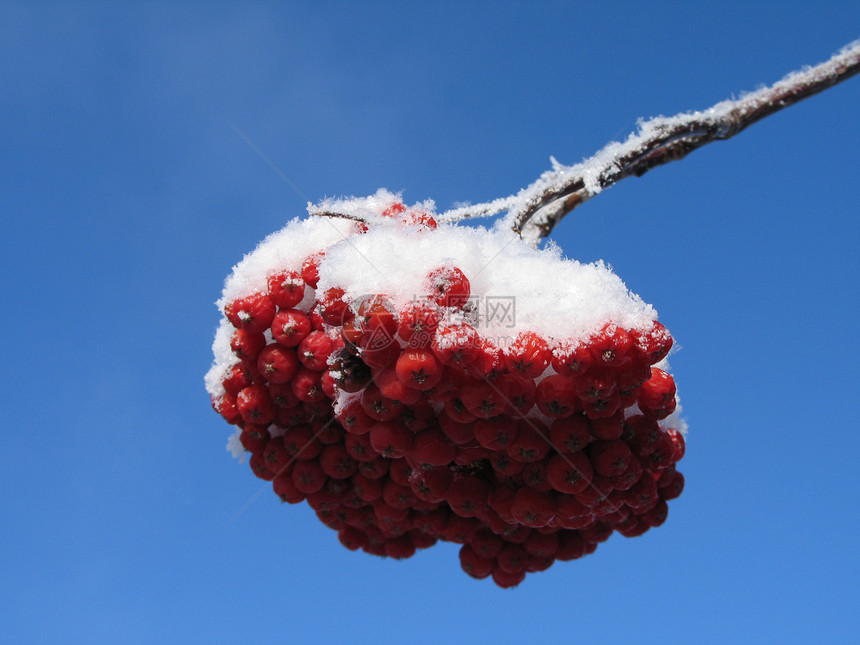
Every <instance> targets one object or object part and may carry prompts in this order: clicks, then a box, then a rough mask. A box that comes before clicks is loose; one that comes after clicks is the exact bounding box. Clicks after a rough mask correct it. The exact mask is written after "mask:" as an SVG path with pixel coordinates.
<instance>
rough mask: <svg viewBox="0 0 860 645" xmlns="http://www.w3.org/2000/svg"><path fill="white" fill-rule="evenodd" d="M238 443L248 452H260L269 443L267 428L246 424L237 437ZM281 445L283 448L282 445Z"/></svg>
mask: <svg viewBox="0 0 860 645" xmlns="http://www.w3.org/2000/svg"><path fill="white" fill-rule="evenodd" d="M239 441H241V442H242V447H244V448H245V450H247V451H248V452H262V451H263V448H264V447H265V446H266V443H268V441H269V430H268V426H267V425H265V424H261V425H256V424H253V423H246V424H245V428H244V430H242V434H241V435H240V436H239ZM281 445H282V446H283V443H282V444H281Z"/></svg>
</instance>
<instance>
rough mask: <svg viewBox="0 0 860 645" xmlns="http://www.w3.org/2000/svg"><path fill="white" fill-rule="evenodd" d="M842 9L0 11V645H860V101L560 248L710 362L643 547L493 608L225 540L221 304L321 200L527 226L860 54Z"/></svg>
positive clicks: (662, 176)
mask: <svg viewBox="0 0 860 645" xmlns="http://www.w3.org/2000/svg"><path fill="white" fill-rule="evenodd" d="M818 4H820V5H822V6H820V7H814V6H813V4H812V3H806V2H778V3H777V2H774V3H766V2H730V3H710V4H707V3H706V4H703V3H688V2H673V3H662V2H656V3H638V2H629V3H613V2H607V3H598V2H590V3H578V2H534V3H526V2H512V3H496V2H460V3H454V2H448V1H440V2H436V3H432V6H429V5H430V3H426V4H425V3H420V4H419V3H411V2H403V3H394V2H385V3H383V2H320V3H313V2H288V3H248V4H247V5H246V6H242V7H241V8H236V7H228V6H226V5H222V4H214V3H205V4H204V3H161V4H156V3H139V4H137V5H136V6H135V7H134V8H128V7H126V6H123V7H120V5H119V4H117V3H103V4H99V3H80V4H78V3H39V2H3V3H2V4H0V60H2V61H3V64H2V65H0V212H2V221H3V235H2V236H0V249H2V251H0V252H2V256H0V257H2V282H3V303H4V305H3V310H4V311H3V316H2V318H0V321H2V322H0V329H2V337H3V338H4V340H5V346H4V351H3V369H2V372H0V379H2V381H0V382H1V383H2V387H0V397H2V406H3V416H4V421H3V431H2V434H0V448H2V451H3V454H4V456H5V458H6V459H5V463H4V464H3V467H2V469H0V486H2V490H3V494H2V502H0V504H1V505H0V509H2V518H3V519H2V528H0V554H2V555H0V558H2V560H0V567H2V584H0V607H2V609H0V641H2V642H3V643H12V644H15V643H83V642H86V643H90V644H95V643H117V642H124V643H168V642H175V643H180V642H181V643H238V642H252V641H255V642H287V641H290V642H330V643H345V642H350V643H351V642H359V643H364V642H368V643H369V642H373V643H379V642H410V643H438V642H446V641H448V640H450V641H452V642H466V641H468V642H476V643H485V642H486V643H506V642H522V641H524V640H528V641H529V642H538V643H540V642H552V641H562V640H563V641H576V642H601V643H625V642H643V643H654V642H780V643H787V642H848V641H849V640H854V641H855V642H856V640H858V639H860V627H858V618H857V609H858V598H860V589H858V582H857V580H858V574H860V571H858V554H857V534H858V529H860V521H858V512H857V507H858V502H860V498H858V485H857V472H858V469H857V464H858V455H860V432H858V417H857V412H856V411H855V410H854V407H856V402H857V388H856V380H857V364H858V359H860V352H858V332H857V319H858V315H860V310H858V305H857V294H858V286H860V285H858V255H857V248H858V243H860V234H858V233H860V230H858V223H857V220H858V214H860V213H858V209H860V207H858V204H860V181H858V176H860V165H858V160H857V159H858V150H860V126H858V118H857V117H858V113H860V78H855V79H852V80H850V81H848V82H846V83H845V84H843V85H841V86H839V87H836V88H834V89H831V90H828V91H827V92H825V93H824V94H822V95H819V96H817V97H813V98H811V99H809V100H807V101H805V102H804V103H802V104H800V105H797V106H794V107H792V108H790V109H788V110H786V111H784V112H781V113H779V114H777V115H775V116H772V117H769V118H768V119H766V120H764V121H763V122H761V123H759V124H757V125H755V126H754V127H752V128H751V129H749V130H747V131H745V132H743V133H742V134H741V135H739V136H738V137H737V138H736V139H733V140H731V141H728V142H725V143H717V144H713V145H711V146H707V147H706V148H704V149H702V150H700V151H698V152H696V153H694V154H693V155H692V156H690V157H689V158H687V159H685V160H684V161H682V162H680V163H677V164H672V165H670V166H666V167H663V168H659V169H657V170H655V171H654V172H652V173H650V174H648V175H646V176H645V177H643V178H641V179H628V180H625V181H624V182H622V183H621V184H619V185H618V186H616V187H614V188H612V189H611V190H609V191H607V192H606V193H604V194H602V195H600V196H599V197H597V198H595V199H594V200H592V201H591V202H589V203H588V204H586V205H585V206H584V207H582V208H581V209H580V210H578V211H577V212H576V213H575V214H574V215H573V216H571V217H569V218H568V219H567V220H566V221H565V222H564V223H563V225H562V226H560V227H559V228H558V229H557V232H556V233H555V234H554V236H553V237H554V239H555V240H556V241H557V242H558V243H559V244H560V245H561V246H562V247H563V248H564V249H565V251H566V252H567V253H568V254H569V255H570V256H572V257H576V258H578V259H581V260H587V261H591V260H595V259H598V258H603V259H605V260H606V261H607V262H609V263H611V264H612V265H613V266H614V268H615V270H616V272H617V273H618V274H619V275H620V276H621V277H622V278H623V279H624V280H625V281H626V282H627V284H628V286H629V287H630V288H631V289H633V290H634V291H636V292H637V293H639V294H640V295H642V297H643V298H645V299H646V300H647V301H649V302H651V303H653V304H654V305H655V306H656V307H657V309H658V311H659V312H660V319H661V321H662V322H664V323H665V324H666V325H667V326H668V327H669V329H670V330H671V331H672V332H673V334H674V335H675V337H676V339H677V342H678V343H679V344H680V345H681V346H682V347H683V349H682V351H681V352H679V353H677V354H676V355H675V356H674V359H673V361H672V363H673V369H674V372H675V375H676V378H677V381H678V383H679V389H680V393H681V396H682V399H683V404H684V408H685V411H686V416H687V419H688V421H689V423H690V435H689V439H688V451H687V456H686V458H685V459H684V461H683V462H682V463H681V465H682V468H681V470H682V471H683V472H684V474H685V476H686V481H687V487H686V490H685V492H684V494H683V495H682V497H681V498H680V499H678V500H675V501H673V502H672V503H671V504H670V514H669V520H668V521H667V523H666V524H665V525H663V526H662V527H660V528H659V529H657V530H654V531H652V532H650V533H648V534H646V535H645V536H643V537H640V538H636V539H632V540H625V539H624V538H621V537H620V536H614V537H613V538H612V539H611V540H610V541H609V542H608V543H606V544H604V545H601V547H600V548H599V549H598V551H597V553H595V554H594V555H591V556H588V557H587V558H585V559H583V560H580V561H578V562H571V563H558V564H556V565H555V566H554V567H553V568H551V569H550V570H549V571H546V572H544V573H541V574H536V575H532V576H529V578H528V579H527V580H526V582H525V583H524V584H523V585H521V586H520V587H519V588H517V589H516V590H513V591H504V590H500V589H497V588H496V587H495V586H494V585H493V584H492V583H490V582H489V581H482V582H477V581H474V580H471V579H470V578H468V577H466V576H465V575H464V574H462V573H461V572H460V570H459V566H458V562H457V557H456V552H457V549H456V547H455V546H453V545H439V546H437V547H434V548H433V549H431V550H429V551H426V552H422V553H419V554H418V555H417V556H416V557H414V558H412V559H411V560H408V561H403V562H394V561H384V560H381V559H378V558H374V557H371V556H368V555H365V554H361V553H358V554H357V553H352V552H348V551H347V550H346V549H344V548H342V547H341V546H340V545H339V543H338V542H337V539H336V536H335V534H334V532H332V531H330V530H329V529H327V528H325V527H323V526H322V525H321V524H320V523H319V522H318V521H317V520H316V518H315V516H314V515H313V514H312V512H311V511H310V509H309V508H308V507H307V506H304V505H303V506H301V507H293V506H281V505H280V503H279V502H278V500H277V499H276V498H275V496H274V495H273V494H271V493H270V492H269V491H265V492H264V494H261V495H260V496H259V497H257V498H256V499H254V501H253V502H252V503H251V504H250V505H249V506H248V507H247V508H246V509H245V510H244V511H243V512H242V513H241V514H240V515H238V517H235V519H233V518H234V516H235V515H236V514H237V512H238V511H239V510H240V509H242V508H243V506H244V505H245V504H246V503H247V502H248V501H249V500H250V499H251V498H253V496H254V495H255V494H256V493H257V491H258V490H259V487H260V481H259V480H258V479H256V478H255V477H253V476H252V475H251V473H250V471H249V469H248V468H247V465H239V464H238V463H236V462H235V461H233V460H232V459H231V458H230V456H229V455H228V453H227V452H225V449H224V446H225V442H226V439H227V436H228V434H229V432H230V429H229V428H228V426H227V425H226V424H224V423H223V422H222V421H221V420H220V419H219V418H218V417H217V416H216V415H215V413H214V412H212V410H211V409H210V407H209V401H208V397H207V395H206V393H205V391H204V387H203V374H204V373H205V372H206V370H207V368H208V366H209V364H210V361H211V353H210V345H211V339H212V334H213V332H214V329H215V326H216V324H217V320H218V312H217V310H216V308H215V307H214V305H213V302H214V300H215V299H216V298H217V297H218V296H219V294H220V290H221V286H222V282H223V279H224V277H225V276H226V275H227V273H228V272H229V270H230V268H231V266H232V265H233V264H234V263H235V262H237V261H238V260H239V259H240V258H241V257H242V254H244V253H246V252H248V251H250V250H251V249H253V247H254V245H255V244H256V243H257V242H258V241H259V240H260V239H262V238H263V237H264V236H265V235H266V234H268V233H269V232H271V231H273V230H275V229H277V228H280V227H281V226H282V225H283V223H284V222H285V221H286V220H287V219H288V218H291V217H293V216H295V215H299V214H301V213H303V212H304V207H305V203H306V201H307V200H311V201H317V200H319V199H322V198H323V197H325V196H331V195H342V194H357V195H367V194H370V193H373V192H375V191H376V189H377V188H379V187H383V186H384V187H387V188H389V189H392V190H403V191H404V196H405V198H406V199H407V200H408V201H410V202H413V201H418V200H424V199H428V198H432V199H435V200H436V202H437V204H438V205H439V206H440V207H441V208H443V209H445V208H449V207H451V206H453V205H454V203H455V202H457V201H466V200H468V201H472V202H477V201H484V200H488V199H491V198H495V197H499V196H503V195H507V194H509V193H511V192H514V191H516V190H517V189H519V188H520V187H522V186H525V185H526V184H528V183H530V182H531V181H532V180H533V179H534V178H536V177H537V176H538V175H539V174H540V172H542V171H543V170H544V169H546V168H548V167H549V156H550V155H555V156H556V157H557V158H558V159H559V160H561V161H562V162H569V163H572V162H576V161H579V160H580V159H582V158H583V157H585V156H588V155H590V154H592V153H593V152H594V151H596V150H597V149H598V148H600V147H601V146H602V145H603V144H604V143H606V142H607V141H609V140H610V139H612V138H615V137H622V136H626V134H627V132H629V131H630V130H632V129H633V128H634V126H635V120H636V119H637V118H638V117H649V116H655V115H657V114H666V115H670V114H674V113H676V112H679V111H681V110H686V109H700V108H705V107H707V106H709V105H711V104H713V103H715V102H717V101H719V100H721V99H724V98H727V97H729V96H731V95H732V94H733V93H734V94H737V93H739V92H741V91H743V90H751V89H755V88H757V87H759V86H761V85H762V84H768V83H771V82H773V81H775V80H777V79H779V78H780V77H781V76H782V75H783V74H785V73H786V72H788V71H790V70H793V69H796V68H799V67H800V66H802V65H804V64H808V63H809V64H812V63H817V62H820V61H822V60H825V59H826V58H828V57H829V56H830V55H831V53H833V52H834V51H836V50H838V49H839V48H840V47H841V46H842V45H844V44H846V43H848V42H849V41H851V40H853V39H855V38H857V37H858V36H860V30H858V25H860V5H858V3H857V2H850V1H845V2H841V1H840V2H835V1H834V2H824V3H818ZM503 5H505V6H503ZM694 5H695V8H694ZM234 126H235V128H238V129H239V130H241V131H242V132H243V133H245V135H247V137H248V138H249V139H250V140H251V141H253V142H254V143H255V144H256V145H257V146H258V147H259V149H260V150H262V151H263V152H264V153H265V154H266V155H268V156H269V157H270V158H271V160H272V161H273V163H274V164H276V165H277V167H278V168H279V169H280V170H281V171H282V172H283V173H284V175H286V176H287V177H289V179H290V180H291V181H292V182H293V183H294V184H295V185H296V186H297V187H298V188H299V190H300V191H301V193H302V194H301V195H299V194H297V192H296V191H294V190H293V189H292V188H291V187H290V186H289V185H288V184H287V183H286V182H285V181H284V180H283V179H282V178H281V177H279V176H278V174H276V173H275V172H274V171H273V170H272V169H271V168H269V167H268V166H267V164H266V163H265V162H264V161H263V160H262V159H261V158H260V157H259V156H258V155H257V154H256V153H255V152H254V151H253V150H252V149H251V148H250V147H249V146H248V145H247V144H246V143H245V141H243V139H242V138H241V137H240V136H239V135H238V134H237V133H236V131H235V130H234Z"/></svg>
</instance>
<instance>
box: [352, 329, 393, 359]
mask: <svg viewBox="0 0 860 645" xmlns="http://www.w3.org/2000/svg"><path fill="white" fill-rule="evenodd" d="M358 355H359V356H360V357H361V360H362V361H364V362H365V363H366V364H367V365H369V366H370V367H388V366H389V365H393V364H394V363H395V362H396V361H397V359H398V357H399V356H400V344H399V343H398V342H397V340H396V339H395V338H392V337H391V336H389V335H388V333H387V332H386V331H385V330H384V329H382V328H380V329H376V330H374V331H372V332H370V333H368V334H365V335H364V336H363V337H362V339H361V344H360V345H359V347H358Z"/></svg>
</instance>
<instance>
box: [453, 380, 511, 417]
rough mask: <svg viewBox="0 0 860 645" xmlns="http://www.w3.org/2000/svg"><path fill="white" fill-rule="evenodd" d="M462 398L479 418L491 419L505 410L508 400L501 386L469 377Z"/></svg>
mask: <svg viewBox="0 0 860 645" xmlns="http://www.w3.org/2000/svg"><path fill="white" fill-rule="evenodd" d="M460 400H461V401H462V402H463V405H465V406H466V409H467V410H468V411H469V412H471V413H472V414H474V415H475V416H476V417H477V418H479V419H489V418H491V417H495V416H498V415H500V414H501V413H502V412H504V410H505V407H506V405H507V402H506V400H505V395H504V393H503V392H502V391H501V390H500V389H499V387H498V386H497V385H495V384H493V383H490V382H489V381H478V380H475V379H469V380H467V381H465V382H464V383H463V387H462V390H461V391H460Z"/></svg>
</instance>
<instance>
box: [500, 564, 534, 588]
mask: <svg viewBox="0 0 860 645" xmlns="http://www.w3.org/2000/svg"><path fill="white" fill-rule="evenodd" d="M492 575H493V582H495V583H496V584H497V585H498V586H499V587H501V588H502V589H512V588H513V587H516V586H517V585H518V584H520V583H521V582H522V581H523V580H525V578H526V572H525V571H517V572H515V573H511V572H508V571H503V570H502V569H499V568H495V569H493V574H492Z"/></svg>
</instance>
